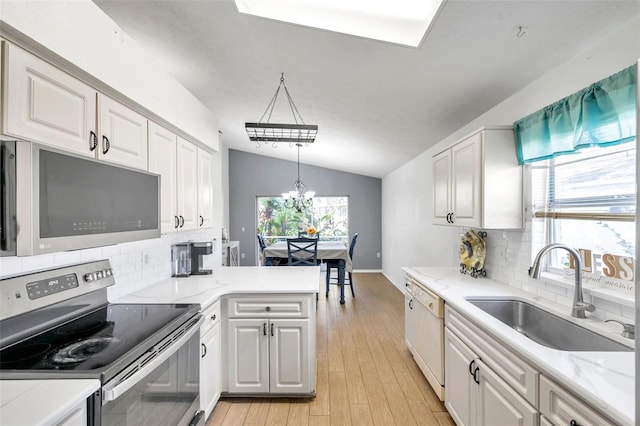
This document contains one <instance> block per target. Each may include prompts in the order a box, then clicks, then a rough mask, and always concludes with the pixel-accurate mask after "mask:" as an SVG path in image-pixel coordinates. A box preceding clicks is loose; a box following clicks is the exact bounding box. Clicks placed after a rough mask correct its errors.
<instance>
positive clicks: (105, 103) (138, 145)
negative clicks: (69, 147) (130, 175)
mask: <svg viewBox="0 0 640 426" xmlns="http://www.w3.org/2000/svg"><path fill="white" fill-rule="evenodd" d="M98 117H99V126H98V129H99V134H98V136H99V138H98V158H103V159H104V160H106V161H110V162H112V163H118V164H123V165H125V166H129V167H135V168H137V169H142V170H147V150H148V143H147V119H146V118H145V117H144V116H142V115H140V114H138V113H137V112H135V111H133V110H131V109H129V108H128V107H126V106H124V105H122V104H121V103H119V102H116V101H114V100H113V99H111V98H109V97H107V96H105V95H102V94H99V95H98Z"/></svg>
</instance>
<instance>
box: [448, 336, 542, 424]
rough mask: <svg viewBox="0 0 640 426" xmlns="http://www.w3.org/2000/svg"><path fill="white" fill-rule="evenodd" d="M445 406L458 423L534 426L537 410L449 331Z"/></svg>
mask: <svg viewBox="0 0 640 426" xmlns="http://www.w3.org/2000/svg"><path fill="white" fill-rule="evenodd" d="M445 340H446V345H445V357H446V361H445V389H446V399H445V407H446V408H447V410H449V413H450V414H451V417H452V418H453V419H454V421H455V422H456V424H457V425H458V426H472V425H479V426H494V425H501V426H510V425H513V426H535V425H537V424H538V411H537V410H536V409H535V408H534V407H533V406H532V405H531V404H529V403H528V402H527V401H526V400H525V399H524V398H522V396H520V395H519V394H518V393H517V392H516V391H514V390H513V389H512V388H511V387H510V386H509V385H508V384H507V383H506V382H505V381H504V380H502V379H501V378H500V377H499V376H498V375H497V374H496V373H495V372H493V371H492V370H491V369H490V368H489V367H488V366H487V365H486V364H485V363H484V362H482V360H481V359H480V358H479V357H478V355H477V354H475V353H474V352H473V351H472V350H471V349H470V348H469V347H468V346H467V345H466V344H465V343H464V342H463V341H462V340H460V339H459V338H458V337H457V336H456V335H455V334H453V333H452V332H451V331H450V330H446V332H445Z"/></svg>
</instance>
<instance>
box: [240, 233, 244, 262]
mask: <svg viewBox="0 0 640 426" xmlns="http://www.w3.org/2000/svg"><path fill="white" fill-rule="evenodd" d="M242 229H244V228H242ZM240 257H241V258H243V259H244V253H241V254H240Z"/></svg>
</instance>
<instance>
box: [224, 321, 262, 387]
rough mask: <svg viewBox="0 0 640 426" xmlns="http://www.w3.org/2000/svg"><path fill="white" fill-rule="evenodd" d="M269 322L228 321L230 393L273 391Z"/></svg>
mask: <svg viewBox="0 0 640 426" xmlns="http://www.w3.org/2000/svg"><path fill="white" fill-rule="evenodd" d="M268 325H269V324H268V320H266V319H265V320H261V319H230V320H228V334H227V336H228V342H227V345H228V347H227V351H228V352H227V361H228V366H227V368H228V390H229V392H230V393H266V392H269V336H268V331H267V329H268V328H269V327H268Z"/></svg>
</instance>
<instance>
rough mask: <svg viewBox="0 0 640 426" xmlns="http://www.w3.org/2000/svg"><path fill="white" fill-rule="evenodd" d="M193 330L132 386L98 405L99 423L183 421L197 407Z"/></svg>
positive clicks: (196, 344)
mask: <svg viewBox="0 0 640 426" xmlns="http://www.w3.org/2000/svg"><path fill="white" fill-rule="evenodd" d="M199 349H200V338H199V333H196V334H195V335H194V336H193V337H191V338H190V339H189V341H188V342H187V343H186V344H184V345H183V346H182V347H181V348H180V349H179V350H178V351H176V352H175V353H174V354H173V355H172V356H171V357H170V358H169V359H167V360H166V361H165V362H163V363H162V364H160V366H158V367H157V368H155V369H154V370H153V371H151V372H150V373H149V374H147V375H146V376H145V377H143V378H142V380H140V381H139V382H138V383H136V384H135V386H133V387H132V388H130V389H129V390H127V391H126V392H125V393H123V394H122V395H120V396H119V397H117V398H116V399H114V400H112V401H107V402H105V403H104V404H103V405H102V413H101V421H102V425H122V426H124V425H154V426H155V425H185V424H188V423H189V421H190V420H191V419H192V418H193V416H194V415H195V414H196V412H197V411H198V410H199V409H200V408H199V405H200V398H199V392H200V378H199V376H200V352H199Z"/></svg>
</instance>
